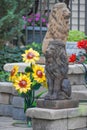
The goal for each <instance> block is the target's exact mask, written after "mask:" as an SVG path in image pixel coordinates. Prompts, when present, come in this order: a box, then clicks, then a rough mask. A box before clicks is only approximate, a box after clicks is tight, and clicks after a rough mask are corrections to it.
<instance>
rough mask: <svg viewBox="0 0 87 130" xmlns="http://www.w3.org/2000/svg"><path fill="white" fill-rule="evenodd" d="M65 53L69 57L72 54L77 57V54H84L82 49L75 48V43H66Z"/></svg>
mask: <svg viewBox="0 0 87 130" xmlns="http://www.w3.org/2000/svg"><path fill="white" fill-rule="evenodd" d="M66 51H67V54H68V55H71V54H74V53H75V54H76V55H78V54H79V52H85V51H84V49H79V48H78V47H77V42H69V41H67V42H66Z"/></svg>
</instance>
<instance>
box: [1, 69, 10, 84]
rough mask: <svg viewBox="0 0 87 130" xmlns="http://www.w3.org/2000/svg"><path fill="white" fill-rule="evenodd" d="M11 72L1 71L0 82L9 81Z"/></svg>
mask: <svg viewBox="0 0 87 130" xmlns="http://www.w3.org/2000/svg"><path fill="white" fill-rule="evenodd" d="M8 77H9V72H5V71H1V72H0V82H4V81H9V79H8Z"/></svg>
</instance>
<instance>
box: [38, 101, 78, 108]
mask: <svg viewBox="0 0 87 130" xmlns="http://www.w3.org/2000/svg"><path fill="white" fill-rule="evenodd" d="M78 105H79V101H78V100H72V99H70V100H45V99H38V100H37V107H39V108H48V109H65V108H75V107H78Z"/></svg>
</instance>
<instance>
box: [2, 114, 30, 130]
mask: <svg viewBox="0 0 87 130" xmlns="http://www.w3.org/2000/svg"><path fill="white" fill-rule="evenodd" d="M15 122H17V121H16V120H13V119H12V118H11V117H3V116H0V130H32V128H29V127H28V126H27V125H26V126H25V127H21V126H20V127H16V126H14V125H13V123H15Z"/></svg>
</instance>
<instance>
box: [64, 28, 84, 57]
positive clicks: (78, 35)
mask: <svg viewBox="0 0 87 130" xmlns="http://www.w3.org/2000/svg"><path fill="white" fill-rule="evenodd" d="M83 39H86V35H85V33H84V32H81V31H78V30H70V31H69V35H68V39H67V43H66V50H67V54H68V55H71V54H72V53H76V54H78V53H79V52H80V51H83V52H84V49H79V48H78V47H77V42H78V41H80V40H83Z"/></svg>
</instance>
